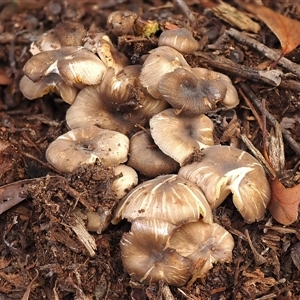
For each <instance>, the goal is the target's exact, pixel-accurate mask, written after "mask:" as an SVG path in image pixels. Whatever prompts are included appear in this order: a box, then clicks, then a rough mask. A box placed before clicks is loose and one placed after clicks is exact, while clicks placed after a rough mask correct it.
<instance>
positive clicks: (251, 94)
mask: <svg viewBox="0 0 300 300" xmlns="http://www.w3.org/2000/svg"><path fill="white" fill-rule="evenodd" d="M238 86H239V87H240V88H241V89H242V90H243V92H244V93H245V94H246V95H247V97H248V98H249V99H250V100H251V101H252V102H253V103H254V105H255V107H256V108H257V109H258V110H259V111H260V113H262V105H261V102H260V100H259V99H258V98H257V97H256V95H255V94H254V92H253V91H252V90H251V89H250V88H249V87H248V86H247V85H246V84H244V83H242V82H240V83H238ZM265 114H266V118H267V120H268V121H269V122H270V123H271V124H272V125H273V126H274V127H275V126H276V123H278V122H277V120H276V119H275V118H274V117H273V116H272V115H271V114H270V113H269V111H268V110H267V109H265ZM277 126H280V125H279V124H278V125H277ZM281 131H282V135H283V138H284V139H285V141H286V142H287V143H288V144H289V145H290V146H291V148H292V149H293V150H294V151H295V152H296V154H297V155H298V156H300V145H299V144H298V143H297V142H296V141H295V140H294V139H293V138H292V136H291V134H290V133H289V131H288V130H286V129H284V128H282V129H281Z"/></svg>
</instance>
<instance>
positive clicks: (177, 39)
mask: <svg viewBox="0 0 300 300" xmlns="http://www.w3.org/2000/svg"><path fill="white" fill-rule="evenodd" d="M158 46H169V47H172V48H174V49H176V50H177V51H179V52H180V53H185V54H191V53H193V52H195V51H196V50H197V49H198V47H199V44H198V42H197V41H196V40H195V39H194V37H193V33H192V32H191V31H190V30H188V29H187V28H177V29H172V30H165V31H164V32H162V34H161V35H160V36H159V39H158Z"/></svg>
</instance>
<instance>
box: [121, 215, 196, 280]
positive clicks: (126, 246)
mask: <svg viewBox="0 0 300 300" xmlns="http://www.w3.org/2000/svg"><path fill="white" fill-rule="evenodd" d="M174 229H175V226H174V225H172V224H170V223H168V222H166V221H163V220H157V219H147V218H137V219H135V220H134V221H133V223H132V226H131V231H130V232H129V233H124V234H123V236H122V239H121V243H120V248H121V254H122V262H123V266H124V268H125V270H126V271H127V272H128V273H129V275H130V276H131V277H133V278H135V279H137V280H139V281H140V282H142V283H146V284H150V283H157V282H159V281H164V282H165V283H167V284H170V285H175V286H181V285H184V284H185V283H186V282H187V281H188V280H189V278H190V277H191V269H192V265H191V260H190V259H188V258H185V257H183V256H181V255H179V254H178V253H177V252H176V251H175V250H174V249H170V248H167V247H166V245H167V242H168V239H169V237H170V234H171V233H172V231H173V230H174Z"/></svg>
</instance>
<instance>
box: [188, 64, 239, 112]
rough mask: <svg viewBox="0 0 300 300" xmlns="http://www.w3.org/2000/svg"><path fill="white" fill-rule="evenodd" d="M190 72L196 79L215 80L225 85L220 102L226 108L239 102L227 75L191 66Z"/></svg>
mask: <svg viewBox="0 0 300 300" xmlns="http://www.w3.org/2000/svg"><path fill="white" fill-rule="evenodd" d="M192 72H193V73H194V74H195V76H196V77H197V78H198V79H203V80H211V81H216V82H219V83H220V84H222V85H224V86H225V87H226V94H225V97H224V98H223V99H222V100H221V104H222V105H224V106H225V107H226V108H228V109H230V108H233V107H236V106H237V105H238V104H239V102H240V100H239V96H238V93H237V90H236V88H235V87H234V86H233V84H232V82H231V80H230V78H229V77H228V76H226V75H224V74H222V73H219V72H215V71H212V70H208V69H205V68H192Z"/></svg>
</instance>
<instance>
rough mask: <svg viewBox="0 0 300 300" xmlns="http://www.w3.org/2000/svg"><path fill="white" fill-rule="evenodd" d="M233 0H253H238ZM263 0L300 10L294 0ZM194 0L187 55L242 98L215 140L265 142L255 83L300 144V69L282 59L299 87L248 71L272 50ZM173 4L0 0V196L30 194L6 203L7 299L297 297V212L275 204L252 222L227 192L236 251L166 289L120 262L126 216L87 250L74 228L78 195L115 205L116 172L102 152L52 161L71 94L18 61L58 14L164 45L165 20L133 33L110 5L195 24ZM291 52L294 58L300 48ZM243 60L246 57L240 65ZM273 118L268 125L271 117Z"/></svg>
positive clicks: (126, 46) (82, 203)
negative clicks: (289, 214) (280, 212)
mask: <svg viewBox="0 0 300 300" xmlns="http://www.w3.org/2000/svg"><path fill="white" fill-rule="evenodd" d="M174 2H175V1H174ZM179 2H180V1H179ZM202 2H203V1H202ZM226 2H227V3H230V4H232V5H233V6H235V7H236V8H237V9H239V10H240V11H245V10H244V8H243V5H242V3H240V1H226ZM242 2H243V1H242ZM246 2H247V1H246ZM263 2H264V4H265V6H267V7H269V8H272V9H273V10H275V11H277V12H279V13H281V14H284V15H286V16H289V17H291V18H293V19H296V20H300V3H298V1H295V0H285V1H275V2H276V3H275V2H274V1H269V0H267V1H263ZM186 3H187V4H188V5H189V8H190V10H191V11H192V13H193V15H194V17H195V18H196V20H195V23H194V24H193V26H192V27H193V28H192V29H193V32H194V36H195V38H196V40H197V41H199V42H200V49H199V51H197V53H195V54H191V55H186V59H187V61H188V63H189V64H190V65H191V66H200V67H207V68H210V69H212V70H215V71H220V72H222V73H224V74H226V75H228V76H229V77H230V78H231V79H232V81H233V82H234V84H235V86H236V88H237V89H238V92H239V95H240V100H241V102H240V104H239V106H238V107H237V108H236V109H234V110H230V111H229V112H226V111H219V112H216V113H210V114H208V115H209V116H210V117H211V118H212V119H213V121H214V123H215V126H216V129H215V138H216V140H218V141H220V142H221V143H222V144H229V143H231V142H233V143H236V144H237V145H238V146H239V147H240V148H243V149H247V148H246V147H245V145H244V144H243V142H242V141H241V138H240V135H239V134H240V133H241V132H242V133H245V134H246V135H247V136H248V137H250V140H251V141H252V143H253V144H254V145H255V147H256V148H257V149H259V150H260V151H262V131H261V130H260V128H259V125H258V122H257V121H256V118H255V117H254V114H253V109H252V108H249V104H248V103H247V102H246V101H245V98H249V95H246V97H243V96H242V93H244V94H245V93H247V87H248V88H250V89H251V90H252V91H254V93H255V95H256V96H257V97H258V99H260V100H262V99H264V101H265V106H266V109H267V110H268V111H269V113H270V114H271V115H272V116H273V117H274V118H275V119H276V120H278V122H281V121H282V120H283V118H286V119H285V120H289V121H290V122H291V124H292V125H290V126H289V127H288V130H289V131H290V134H291V137H292V138H293V140H294V141H295V143H296V144H298V145H299V142H300V116H299V111H300V100H299V99H300V98H299V95H300V89H299V88H298V85H297V84H298V82H299V79H297V77H296V76H294V75H293V74H292V73H291V72H289V71H287V70H285V69H284V68H282V67H280V65H275V66H274V69H278V70H283V72H284V73H289V77H288V76H287V78H288V79H289V78H290V79H292V80H293V82H294V83H295V86H293V87H292V88H291V87H290V86H289V85H288V84H289V82H288V81H286V85H284V84H282V86H277V87H276V86H272V85H270V84H268V83H266V82H264V81H263V80H262V79H260V78H259V77H257V78H254V77H253V78H252V77H251V76H252V75H251V74H252V73H251V72H250V70H253V69H255V68H257V67H258V66H260V67H261V68H263V66H264V67H267V66H269V65H271V64H272V61H270V60H269V59H267V58H266V57H265V56H264V55H262V53H260V52H259V51H256V50H253V48H251V47H249V45H245V44H243V43H241V42H239V41H237V40H236V39H234V38H232V37H230V36H227V37H226V38H225V39H223V40H222V37H224V32H225V30H228V29H230V28H232V27H233V26H232V25H230V24H228V23H227V22H224V21H223V20H221V19H220V18H218V17H216V16H215V15H214V14H213V12H212V11H211V10H210V9H209V8H204V6H203V5H202V4H200V1H196V0H189V1H188V0H186ZM165 4H166V3H165V1H161V0H152V1H151V0H149V1H138V0H136V1H134V0H132V1H130V0H129V1H126V0H107V1H95V2H91V1H60V0H56V1H54V0H53V1H30V2H29V1H25V0H19V1H0V120H1V124H0V204H1V205H3V203H4V202H6V203H7V202H9V201H10V200H11V198H14V199H20V198H22V195H23V196H24V197H23V198H25V200H24V201H21V202H20V203H19V204H17V205H15V206H13V205H12V207H11V208H10V209H9V210H7V211H5V212H3V213H2V214H1V215H0V300H2V299H3V300H4V299H32V300H40V299H65V300H67V299H110V300H116V299H118V300H119V299H135V300H144V299H151V300H153V299H169V300H170V299H199V300H200V299H214V300H217V299H300V242H299V239H300V224H299V219H298V221H297V222H294V223H293V224H292V225H290V226H283V225H281V224H279V223H277V222H276V221H275V220H273V219H272V218H271V214H270V212H268V211H267V212H266V215H265V218H264V220H262V221H260V222H255V223H252V224H247V223H245V222H244V221H243V219H242V217H241V216H240V214H239V213H238V212H237V211H236V209H235V207H234V206H233V204H232V202H231V199H230V197H229V198H228V200H227V201H226V202H224V203H223V204H222V205H221V206H220V207H219V208H218V209H216V210H215V211H214V217H215V220H216V222H218V223H219V224H222V225H223V226H224V227H225V228H226V229H227V230H229V232H231V234H232V235H233V237H234V241H235V247H234V250H233V261H232V262H231V263H225V264H221V263H218V264H216V265H215V266H214V268H213V269H211V270H210V271H209V273H208V274H207V276H206V277H205V278H202V279H198V280H196V281H195V282H194V283H193V284H192V285H191V287H189V288H187V287H186V286H183V287H180V288H178V287H173V286H171V287H170V291H171V293H172V295H169V296H167V295H166V293H162V290H163V289H162V285H163V283H162V284H161V285H155V284H153V285H150V286H146V285H142V284H140V283H138V282H136V281H134V280H131V279H130V276H129V275H128V274H127V273H126V272H125V270H124V269H123V266H122V261H121V255H120V247H119V241H120V239H121V236H122V233H123V232H125V231H128V230H129V228H130V225H129V223H126V222H125V221H122V222H121V223H119V224H118V225H116V226H113V225H109V227H108V228H107V229H106V230H105V231H104V232H102V233H101V234H96V233H92V234H91V235H92V236H93V238H94V241H95V249H90V250H88V249H87V248H86V246H84V244H83V243H82V241H80V238H79V236H78V233H76V231H74V227H75V223H76V220H75V219H76V218H75V216H74V208H75V207H77V208H78V209H85V208H89V209H92V210H96V209H99V207H100V208H101V209H113V208H114V207H115V206H116V201H115V200H114V198H113V197H112V195H111V193H110V185H111V183H112V181H113V180H114V176H113V173H112V171H111V169H110V168H104V167H102V166H101V165H99V164H95V165H94V166H87V167H80V168H79V169H78V170H76V171H75V172H73V173H71V174H63V173H59V172H57V171H56V170H55V169H54V168H53V167H51V165H50V164H48V163H47V161H46V159H45V151H46V149H47V147H48V145H49V143H50V142H52V141H53V140H54V139H55V138H56V137H58V136H59V135H61V134H62V133H64V132H66V131H67V130H68V129H67V126H66V122H65V113H66V110H67V108H68V107H69V105H68V104H66V103H63V102H62V101H61V100H60V99H59V97H57V96H55V95H53V94H48V95H46V96H44V97H43V98H39V99H37V100H33V101H29V100H27V99H25V98H24V96H23V95H22V93H21V92H20V90H19V81H20V79H21V77H22V75H23V73H22V68H23V66H24V64H25V63H26V61H27V60H28V59H29V58H30V57H31V54H30V52H29V48H30V44H31V43H32V41H35V40H36V39H37V37H38V36H39V35H40V34H41V33H43V32H46V31H47V30H49V29H52V28H54V27H55V26H56V25H57V24H59V23H60V22H62V21H67V20H73V21H77V22H80V23H82V24H83V25H84V27H85V29H87V30H89V29H90V30H102V31H105V32H107V33H108V34H109V35H110V36H112V40H113V42H114V43H115V45H116V47H117V48H118V50H119V51H121V52H123V53H124V54H125V55H126V56H127V57H128V58H129V59H130V61H131V62H132V63H133V64H134V63H136V62H137V61H139V59H140V57H141V56H142V55H143V54H145V53H147V51H149V50H151V49H153V48H155V47H157V40H158V36H159V34H160V32H161V31H158V32H156V34H155V35H153V36H150V37H142V36H141V35H137V34H135V35H131V36H130V37H127V39H124V38H123V39H122V38H119V40H118V39H117V38H116V37H115V36H113V35H112V34H111V33H110V32H109V30H108V29H107V26H106V21H107V16H108V15H109V13H111V12H112V11H114V10H131V11H134V12H135V13H137V14H138V15H139V16H140V17H141V18H142V19H143V20H156V21H158V22H159V25H160V28H165V27H166V26H168V25H166V24H173V25H177V26H179V27H189V26H190V23H189V21H188V19H187V17H186V16H184V15H183V13H182V11H181V10H180V8H174V6H173V2H172V1H171V2H168V5H165ZM254 19H255V17H254ZM255 20H256V21H257V22H258V23H259V24H260V25H261V30H260V31H259V33H258V34H252V35H251V36H252V37H253V38H254V39H256V40H258V41H260V42H261V43H263V44H265V45H266V46H267V47H269V48H275V49H278V51H280V43H279V41H278V39H277V38H276V36H275V35H274V33H273V32H272V31H271V30H270V29H269V28H268V27H267V26H266V25H264V24H263V23H262V22H261V21H259V20H258V19H255ZM220 38H221V39H220ZM213 55H215V56H216V57H217V58H219V59H222V58H224V59H227V61H228V60H229V61H231V62H232V63H233V64H234V66H235V67H234V68H233V70H232V69H230V68H229V64H226V63H220V64H217V62H218V60H217V59H212V57H213ZM286 57H287V58H288V59H290V60H291V61H293V62H294V63H295V64H298V63H299V60H300V56H299V49H297V48H296V50H294V51H292V52H291V53H289V54H288V55H286ZM223 62H224V61H223ZM240 66H245V67H249V69H244V71H241V72H240V73H238V72H239V71H240V70H239V69H238V68H239V67H240ZM253 76H254V75H253ZM245 86H246V89H245ZM258 113H259V112H258ZM259 114H260V113H259ZM267 128H268V129H270V128H271V124H270V123H267ZM284 151H285V155H286V158H285V159H286V160H285V165H284V170H281V174H282V178H281V179H284V183H285V184H286V186H289V187H291V186H294V185H297V184H300V176H299V175H300V169H299V156H298V155H297V154H296V153H295V151H294V149H293V147H291V145H290V144H289V143H288V142H287V141H286V140H285V139H284ZM140 180H145V178H140ZM4 199H5V201H4ZM0 207H1V206H0ZM247 233H249V237H250V240H251V241H250V244H249V240H248V238H247ZM253 249H254V250H253Z"/></svg>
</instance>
